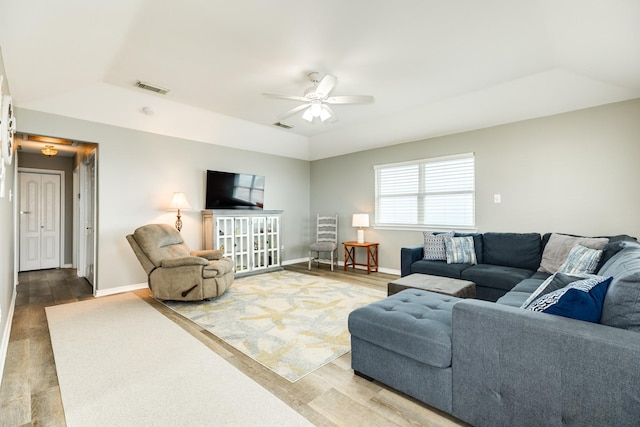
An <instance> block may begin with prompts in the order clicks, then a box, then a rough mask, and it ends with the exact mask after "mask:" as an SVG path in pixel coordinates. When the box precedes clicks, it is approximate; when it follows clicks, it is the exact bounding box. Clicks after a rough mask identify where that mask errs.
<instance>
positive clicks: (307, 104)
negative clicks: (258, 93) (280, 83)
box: [263, 72, 373, 122]
mask: <svg viewBox="0 0 640 427" xmlns="http://www.w3.org/2000/svg"><path fill="white" fill-rule="evenodd" d="M308 77H309V80H311V82H312V83H313V86H311V87H308V88H307V89H306V90H305V91H304V96H295V95H278V94H275V93H265V94H263V95H264V96H267V97H269V98H279V99H291V100H294V101H300V102H304V104H302V105H299V106H297V107H294V108H292V109H290V110H288V111H285V112H284V113H282V114H279V115H278V120H282V119H285V118H287V117H289V116H292V115H294V114H296V113H298V112H300V111H303V110H304V113H302V118H303V119H305V120H306V121H308V122H313V120H314V119H315V118H319V119H320V120H321V121H323V122H324V121H326V120H328V119H333V120H335V113H334V112H333V110H332V109H331V107H330V106H329V104H332V105H338V104H366V103H370V102H373V96H369V95H343V96H329V94H330V93H331V91H332V90H333V88H334V87H335V85H336V82H337V81H338V79H337V77H335V76H332V75H331V74H327V75H326V76H324V77H323V78H322V79H320V74H318V73H317V72H312V73H309V74H308Z"/></svg>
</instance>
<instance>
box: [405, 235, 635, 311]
mask: <svg viewBox="0 0 640 427" xmlns="http://www.w3.org/2000/svg"><path fill="white" fill-rule="evenodd" d="M552 234H556V235H558V234H559V233H546V234H544V235H540V234H539V233H491V232H490V233H482V234H481V233H473V234H462V233H456V234H455V236H456V237H460V236H471V237H473V244H474V249H475V254H476V260H477V264H475V265H471V264H448V263H447V262H446V261H430V260H425V259H423V255H424V252H423V249H424V245H423V244H419V245H413V246H406V247H403V248H401V250H400V275H401V276H402V277H404V276H407V275H409V274H412V273H423V274H431V275H434V276H445V277H451V278H454V279H462V280H470V281H472V282H474V283H475V284H476V298H477V299H482V300H486V301H496V300H497V299H498V298H500V297H501V296H503V295H504V294H506V293H507V292H508V291H510V290H511V289H513V287H514V286H516V285H517V284H518V283H520V282H522V281H523V280H527V279H532V280H534V281H540V280H544V279H546V278H547V277H549V274H550V272H544V271H538V269H539V267H540V265H541V263H542V255H543V253H544V250H545V247H546V246H547V244H548V242H549V239H550V238H551V236H552ZM562 236H569V235H566V234H562ZM572 237H580V236H572ZM588 239H593V238H588ZM603 239H606V243H603V247H602V249H603V254H602V257H601V259H600V263H599V266H602V265H604V263H605V262H606V261H607V260H608V259H609V258H611V257H612V256H613V255H614V254H615V253H616V252H617V251H619V250H620V245H619V242H622V241H630V242H633V241H635V239H634V238H633V237H630V236H627V235H618V236H608V237H604V238H603ZM598 248H599V247H598Z"/></svg>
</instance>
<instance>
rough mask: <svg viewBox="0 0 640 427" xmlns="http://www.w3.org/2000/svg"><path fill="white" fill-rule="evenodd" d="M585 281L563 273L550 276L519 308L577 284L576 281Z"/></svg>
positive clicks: (579, 277)
mask: <svg viewBox="0 0 640 427" xmlns="http://www.w3.org/2000/svg"><path fill="white" fill-rule="evenodd" d="M582 279H585V277H581V276H570V275H568V274H564V273H560V272H558V273H554V274H552V275H551V276H549V277H547V279H546V280H545V281H544V282H542V283H541V284H540V286H538V288H537V289H536V290H535V291H533V293H532V294H531V295H529V298H527V300H526V301H525V302H523V303H522V305H521V306H520V308H527V307H528V306H529V304H531V303H532V302H533V301H535V300H537V299H538V298H540V297H541V296H543V295H546V294H548V293H549V292H553V291H557V290H558V289H562V288H564V287H565V286H567V285H568V284H570V283H573V282H577V281H578V280H582Z"/></svg>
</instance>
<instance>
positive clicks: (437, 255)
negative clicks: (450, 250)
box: [422, 231, 454, 261]
mask: <svg viewBox="0 0 640 427" xmlns="http://www.w3.org/2000/svg"><path fill="white" fill-rule="evenodd" d="M422 234H423V238H424V250H423V258H422V259H425V260H428V261H446V260H447V251H446V248H445V245H444V238H445V237H447V236H448V237H453V235H454V232H453V231H449V232H447V233H439V234H434V233H429V232H427V231H425V232H423V233H422Z"/></svg>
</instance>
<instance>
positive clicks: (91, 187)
mask: <svg viewBox="0 0 640 427" xmlns="http://www.w3.org/2000/svg"><path fill="white" fill-rule="evenodd" d="M41 140H42V141H41ZM45 140H46V143H48V144H51V143H53V144H58V143H59V144H60V145H56V146H55V148H56V149H57V150H58V153H57V154H53V155H51V156H48V155H46V154H45V153H41V148H42V147H41V146H42V144H44V143H45V142H44V141H45ZM16 141H17V144H18V153H17V154H18V157H17V160H18V168H17V170H16V175H18V172H25V173H39V174H43V173H44V174H45V175H50V174H54V175H55V174H57V175H58V176H59V177H60V178H59V181H60V190H59V191H58V193H56V192H51V191H49V188H50V186H51V185H52V184H51V183H49V182H48V181H47V179H46V178H45V188H44V190H45V191H44V192H43V190H42V189H41V188H38V182H36V183H33V182H31V181H30V180H31V177H30V176H28V175H26V174H20V176H19V177H18V176H16V178H18V179H16V185H17V187H16V196H17V197H18V200H17V201H16V202H17V207H18V208H19V209H16V210H17V212H16V216H17V218H16V229H17V230H16V231H17V233H16V240H15V245H16V255H17V256H16V267H17V268H16V272H17V271H34V270H40V269H50V268H73V269H75V271H76V274H77V275H78V277H83V278H85V279H86V280H87V281H88V282H89V283H90V284H91V286H92V288H93V293H94V295H95V293H96V290H97V263H96V258H97V247H96V241H97V235H98V234H97V227H98V224H97V209H96V206H97V179H98V174H97V168H98V165H97V158H98V157H97V156H98V144H95V143H89V142H82V141H71V140H64V139H60V138H55V137H42V136H38V135H27V134H17V135H16ZM52 141H53V142H52ZM56 141H57V142H56ZM43 154H45V155H43ZM27 177H29V179H27ZM23 178H24V179H23ZM22 181H24V182H25V184H24V186H25V190H24V191H22V186H23V184H22ZM27 182H29V185H27V184H26V183H27ZM42 184H43V182H42V178H41V181H40V185H42ZM58 194H59V195H58ZM43 197H44V201H43V200H42V198H43ZM36 200H39V201H40V202H39V204H36ZM53 200H59V203H60V208H59V209H60V211H59V213H57V212H58V211H57V207H55V208H51V207H50V206H51V205H50V203H51V202H52V201H53ZM34 204H36V207H38V206H40V209H38V210H37V211H42V210H44V211H45V213H47V215H49V214H50V213H51V212H53V213H55V214H56V215H57V217H58V218H59V219H58V220H54V221H53V222H54V223H56V224H59V234H58V236H57V243H56V242H52V239H51V238H49V236H48V235H47V236H45V237H42V240H40V242H38V241H37V240H36V238H35V237H34V236H31V235H30V234H29V233H30V232H31V233H33V234H34V235H35V234H36V231H37V230H36V228H37V227H40V228H39V230H41V232H40V235H42V230H47V227H46V226H47V225H48V224H49V223H47V224H41V220H38V219H36V218H37V216H38V214H33V215H32V217H33V219H30V218H28V217H29V215H30V214H29V213H25V212H33V211H34V209H32V207H33V206H34ZM27 226H29V227H27ZM43 226H44V227H43ZM38 245H39V247H38ZM53 247H55V248H57V254H56V255H51V252H50V251H49V249H50V248H53ZM43 251H44V254H45V256H41V257H40V258H41V260H40V262H37V261H35V260H32V258H36V257H35V256H33V254H35V253H43ZM49 258H54V259H55V262H53V261H50V260H49ZM43 259H44V262H43ZM23 261H24V262H23ZM26 261H29V262H28V263H25V262H26ZM16 274H17V273H16Z"/></svg>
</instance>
